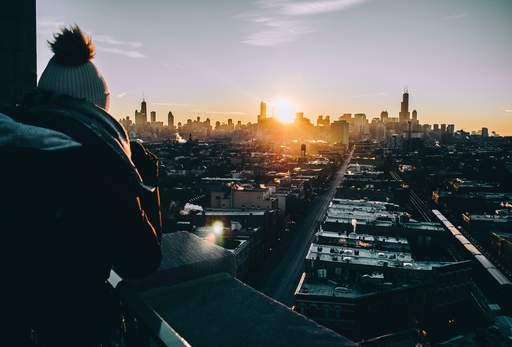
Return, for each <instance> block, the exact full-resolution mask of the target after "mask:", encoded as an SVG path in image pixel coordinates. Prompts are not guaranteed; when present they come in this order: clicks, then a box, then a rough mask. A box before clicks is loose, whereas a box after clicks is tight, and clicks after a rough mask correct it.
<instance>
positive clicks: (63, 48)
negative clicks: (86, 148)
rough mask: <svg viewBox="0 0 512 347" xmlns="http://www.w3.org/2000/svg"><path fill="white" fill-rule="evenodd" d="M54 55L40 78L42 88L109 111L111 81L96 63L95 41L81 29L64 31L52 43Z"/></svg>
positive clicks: (39, 85)
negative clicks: (109, 84) (109, 81)
mask: <svg viewBox="0 0 512 347" xmlns="http://www.w3.org/2000/svg"><path fill="white" fill-rule="evenodd" d="M48 43H49V45H50V47H51V49H52V51H53V52H54V56H53V58H52V59H50V61H49V62H48V65H47V66H46V68H45V69H44V71H43V74H42V75H41V78H40V79H39V84H38V87H39V88H41V89H44V90H48V91H53V92H56V93H59V94H66V95H70V96H73V97H76V98H81V99H86V100H87V101H90V102H92V103H93V104H95V105H96V106H99V107H101V108H103V109H105V110H107V111H108V108H109V106H110V105H109V104H110V92H109V89H108V85H107V82H106V81H105V79H104V78H103V76H102V75H101V73H100V72H99V70H98V69H97V67H96V65H94V64H93V63H92V61H91V60H92V58H94V47H93V45H92V42H91V39H90V38H89V37H87V36H85V35H84V34H83V33H82V31H81V30H80V28H78V27H77V26H74V27H71V28H69V29H68V28H64V29H63V30H62V32H61V33H58V34H56V35H54V41H53V42H48Z"/></svg>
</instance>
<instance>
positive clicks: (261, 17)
mask: <svg viewBox="0 0 512 347" xmlns="http://www.w3.org/2000/svg"><path fill="white" fill-rule="evenodd" d="M368 1H370V0H323V1H312V0H309V1H301V2H294V1H291V0H260V1H257V2H256V3H255V5H256V10H254V11H251V12H245V13H240V14H238V15H236V16H235V18H237V19H239V20H243V21H246V22H249V23H251V24H252V25H257V26H258V30H257V31H255V32H253V33H251V34H249V35H248V36H247V37H246V38H245V39H243V40H241V42H242V43H245V44H248V45H253V46H277V45H280V44H283V43H288V42H293V41H296V40H298V39H299V38H300V37H302V36H304V35H307V34H310V33H313V32H315V31H316V30H315V29H313V28H312V27H311V26H309V25H308V23H307V22H306V20H305V18H306V17H308V16H312V15H320V14H326V13H331V12H336V11H343V10H346V9H348V8H350V7H353V6H356V5H360V4H363V3H365V2H368Z"/></svg>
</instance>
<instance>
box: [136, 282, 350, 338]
mask: <svg viewBox="0 0 512 347" xmlns="http://www.w3.org/2000/svg"><path fill="white" fill-rule="evenodd" d="M141 296H142V298H143V300H144V301H145V302H146V303H147V304H148V305H149V306H150V307H151V308H152V309H154V310H155V311H156V312H157V313H158V314H159V315H160V316H161V317H162V318H163V319H164V320H165V321H167V322H168V323H169V324H170V325H171V326H172V327H173V328H174V329H175V330H176V331H177V332H178V333H179V334H180V335H181V336H183V338H185V339H186V340H187V341H188V342H189V343H190V344H191V345H192V346H194V347H197V346H199V347H200V346H254V347H256V346H290V347H291V346H294V347H297V346H337V347H340V346H356V344H355V343H353V342H351V341H350V340H348V339H346V338H344V337H342V336H340V335H338V334H336V333H335V332H333V331H332V330H329V329H327V328H324V327H322V326H320V325H318V324H317V323H315V322H313V321H311V320H309V319H307V318H306V317H304V316H302V315H300V314H298V313H296V312H294V311H292V310H290V309H289V308H288V307H286V306H284V305H283V304H281V303H279V302H277V301H275V300H273V299H271V298H269V297H267V296H265V295H263V294H262V293H260V292H258V291H256V290H254V289H253V288H251V287H249V286H247V285H245V284H244V283H242V282H240V281H238V280H236V279H234V278H233V277H232V276H230V275H228V274H216V275H211V276H207V277H203V278H198V279H195V280H191V281H187V282H182V283H179V284H176V285H173V286H168V287H161V288H154V289H151V290H147V291H144V292H141Z"/></svg>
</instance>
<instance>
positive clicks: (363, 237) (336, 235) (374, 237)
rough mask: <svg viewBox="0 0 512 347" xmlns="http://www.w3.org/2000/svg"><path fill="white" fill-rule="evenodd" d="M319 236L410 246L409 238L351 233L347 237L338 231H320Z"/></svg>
mask: <svg viewBox="0 0 512 347" xmlns="http://www.w3.org/2000/svg"><path fill="white" fill-rule="evenodd" d="M316 235H318V236H324V237H332V238H336V239H340V238H342V239H352V240H361V241H370V242H371V241H379V242H383V243H399V244H403V245H407V244H409V242H408V241H407V238H405V237H394V236H381V235H370V234H359V233H354V232H351V233H350V234H348V235H346V234H345V233H343V232H341V233H339V232H336V231H326V230H320V231H319V232H317V233H316Z"/></svg>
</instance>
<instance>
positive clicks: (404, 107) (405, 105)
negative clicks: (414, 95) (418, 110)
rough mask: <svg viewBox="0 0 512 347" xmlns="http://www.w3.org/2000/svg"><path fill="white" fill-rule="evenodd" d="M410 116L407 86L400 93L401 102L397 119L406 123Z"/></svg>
mask: <svg viewBox="0 0 512 347" xmlns="http://www.w3.org/2000/svg"><path fill="white" fill-rule="evenodd" d="M410 118H411V114H410V112H409V91H408V90H407V88H405V89H404V93H403V94H402V102H401V103H400V113H399V114H398V120H399V122H400V123H407V122H408V121H409V120H410Z"/></svg>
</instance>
